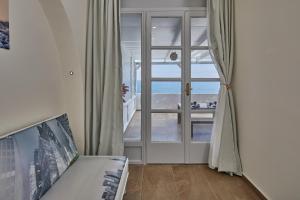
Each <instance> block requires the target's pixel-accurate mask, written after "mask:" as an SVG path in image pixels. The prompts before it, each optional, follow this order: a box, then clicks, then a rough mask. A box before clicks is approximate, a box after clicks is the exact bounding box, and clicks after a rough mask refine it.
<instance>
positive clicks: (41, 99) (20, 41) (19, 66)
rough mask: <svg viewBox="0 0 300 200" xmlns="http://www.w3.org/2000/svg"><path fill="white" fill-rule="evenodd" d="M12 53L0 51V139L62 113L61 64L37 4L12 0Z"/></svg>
mask: <svg viewBox="0 0 300 200" xmlns="http://www.w3.org/2000/svg"><path fill="white" fill-rule="evenodd" d="M10 38H11V49H10V50H3V49H0V135H3V134H5V133H7V132H10V131H12V130H16V129H19V128H22V127H24V126H27V125H31V124H32V123H34V122H38V121H41V120H43V119H46V118H48V117H52V116H54V115H57V114H61V113H63V99H62V93H63V90H62V79H63V77H62V73H61V72H62V71H61V63H60V60H59V55H58V51H57V48H56V46H55V41H54V38H53V36H52V34H51V29H50V27H49V25H48V23H47V19H46V17H45V15H44V13H43V10H42V9H41V7H40V5H39V3H38V1H36V0H22V1H19V0H10Z"/></svg>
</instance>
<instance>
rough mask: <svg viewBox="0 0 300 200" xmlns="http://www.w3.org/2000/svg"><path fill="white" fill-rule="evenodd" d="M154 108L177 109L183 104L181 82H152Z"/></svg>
mask: <svg viewBox="0 0 300 200" xmlns="http://www.w3.org/2000/svg"><path fill="white" fill-rule="evenodd" d="M151 89H152V105H151V107H152V109H173V110H177V109H178V108H179V107H180V104H181V82H175V81H174V82H162V81H161V82H160V81H153V82H152V86H151Z"/></svg>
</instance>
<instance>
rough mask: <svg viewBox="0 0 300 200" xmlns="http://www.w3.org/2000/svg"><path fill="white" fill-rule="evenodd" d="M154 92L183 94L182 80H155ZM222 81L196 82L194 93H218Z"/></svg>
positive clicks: (139, 82)
mask: <svg viewBox="0 0 300 200" xmlns="http://www.w3.org/2000/svg"><path fill="white" fill-rule="evenodd" d="M151 87H152V93H154V94H181V83H180V82H153V83H152V86H151ZM136 88H137V93H141V81H140V80H137V86H136ZM219 89H220V83H218V82H194V83H192V94H218V93H219Z"/></svg>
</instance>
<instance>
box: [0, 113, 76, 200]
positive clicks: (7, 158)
mask: <svg viewBox="0 0 300 200" xmlns="http://www.w3.org/2000/svg"><path fill="white" fill-rule="evenodd" d="M77 157H78V152H77V150H76V147H75V144H74V142H73V137H72V133H71V130H70V127H69V122H68V118H67V115H66V114H64V115H62V116H60V117H58V118H55V119H52V120H49V121H46V122H43V123H40V124H38V125H35V126H32V127H30V128H27V129H24V130H22V131H19V132H17V133H14V134H12V135H10V136H8V137H5V138H2V139H0V199H6V200H15V199H22V200H36V199H40V198H41V197H42V196H43V194H45V192H46V191H47V190H49V188H50V187H51V186H52V185H53V184H54V183H55V182H56V181H57V180H58V178H59V177H60V176H61V175H62V174H63V173H64V172H65V171H66V169H67V168H68V167H69V166H70V165H71V163H72V162H73V161H74V160H75V159H77Z"/></svg>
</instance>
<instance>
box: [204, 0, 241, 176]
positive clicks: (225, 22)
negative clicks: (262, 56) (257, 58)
mask: <svg viewBox="0 0 300 200" xmlns="http://www.w3.org/2000/svg"><path fill="white" fill-rule="evenodd" d="M208 13H209V41H210V44H209V45H210V52H211V55H212V57H213V59H214V61H215V63H216V65H217V68H218V72H219V74H220V78H221V84H222V87H221V89H220V96H219V103H218V107H217V109H216V115H215V123H214V127H213V133H212V139H211V145H210V154H209V166H210V167H211V168H213V169H215V168H217V169H218V171H222V172H228V173H231V174H236V175H242V166H241V160H240V155H239V150H238V141H237V129H236V119H235V110H234V101H233V95H232V88H231V77H232V71H233V66H234V0H208Z"/></svg>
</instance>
